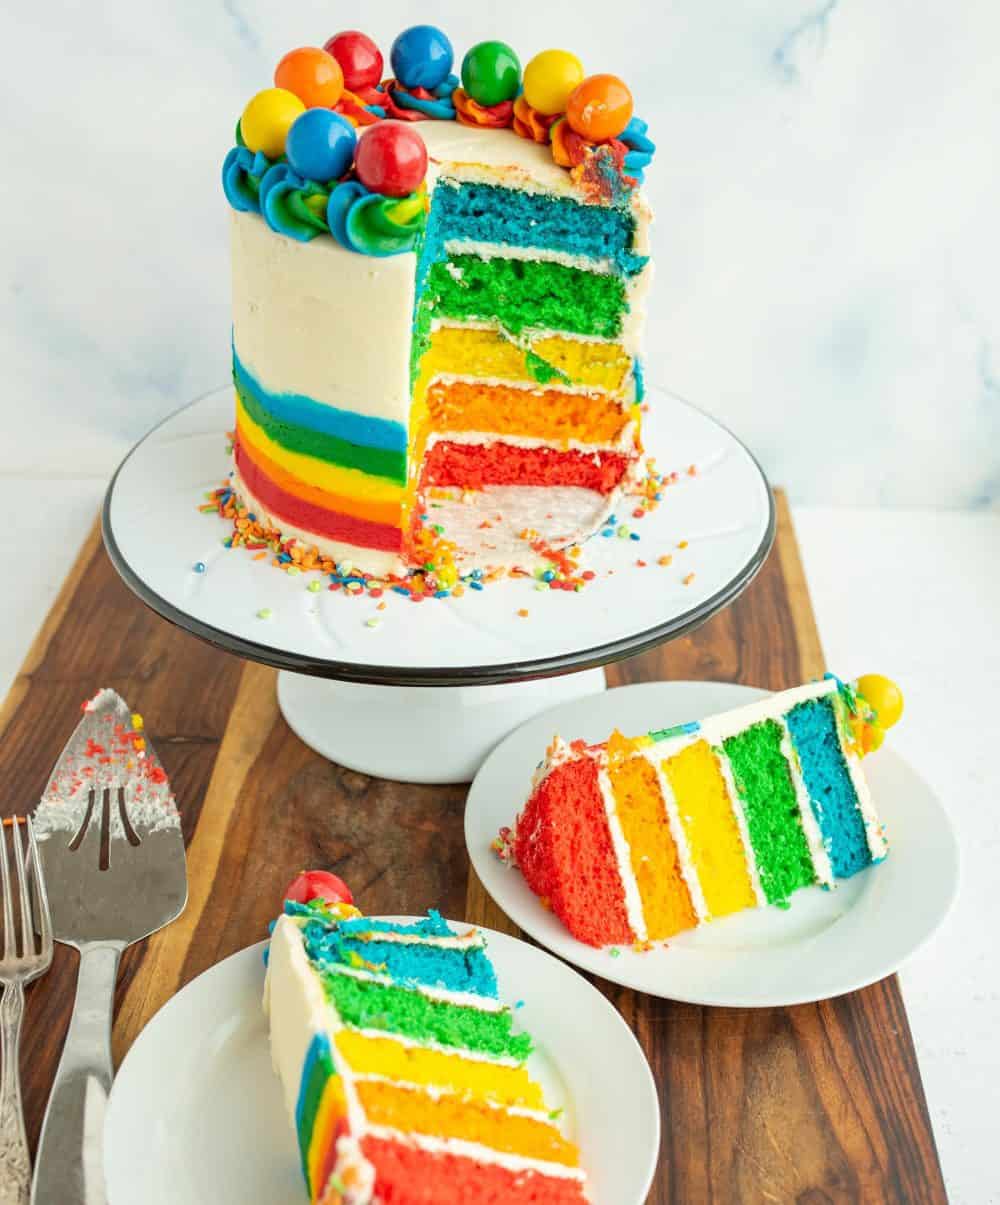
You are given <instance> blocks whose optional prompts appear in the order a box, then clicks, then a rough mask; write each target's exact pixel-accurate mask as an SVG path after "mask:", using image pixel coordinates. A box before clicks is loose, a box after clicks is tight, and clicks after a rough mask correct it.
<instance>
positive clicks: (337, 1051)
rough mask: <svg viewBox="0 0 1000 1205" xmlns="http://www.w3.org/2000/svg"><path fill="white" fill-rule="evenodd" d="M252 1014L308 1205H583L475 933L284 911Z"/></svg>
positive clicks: (579, 1182)
mask: <svg viewBox="0 0 1000 1205" xmlns="http://www.w3.org/2000/svg"><path fill="white" fill-rule="evenodd" d="M266 1008H267V1010H268V1012H269V1016H270V1026H271V1042H272V1052H273V1058H274V1064H275V1069H276V1070H277V1072H278V1074H279V1076H280V1078H281V1081H282V1084H283V1085H284V1089H285V1096H286V1103H287V1106H288V1110H289V1113H290V1115H291V1116H292V1117H293V1119H294V1123H295V1128H296V1134H297V1138H298V1143H299V1149H300V1152H301V1157H302V1167H303V1173H304V1176H305V1179H306V1184H307V1187H308V1190H309V1199H310V1201H311V1202H313V1205H368V1203H369V1202H372V1201H377V1200H391V1201H393V1202H396V1203H398V1205H407V1203H409V1202H413V1203H414V1205H416V1202H424V1201H428V1200H434V1201H435V1202H436V1203H437V1205H460V1203H462V1205H487V1203H493V1202H496V1201H499V1200H503V1201H510V1202H516V1201H525V1202H531V1203H532V1205H583V1202H585V1200H586V1198H585V1196H584V1192H583V1184H584V1176H583V1172H582V1171H581V1170H580V1168H579V1161H578V1154H577V1150H576V1147H575V1146H574V1145H573V1144H572V1143H571V1142H569V1141H568V1140H567V1139H566V1138H565V1137H564V1136H563V1134H562V1133H561V1131H560V1129H559V1127H558V1126H557V1125H556V1124H555V1123H554V1122H553V1120H552V1118H551V1117H550V1115H549V1113H548V1112H547V1110H546V1107H545V1101H544V1098H543V1094H542V1090H541V1088H540V1087H539V1085H538V1084H537V1083H535V1082H534V1081H533V1080H532V1078H531V1076H530V1074H529V1072H528V1070H527V1068H526V1066H525V1062H526V1059H527V1057H528V1054H529V1053H530V1050H531V1039H530V1037H529V1036H528V1035H527V1034H524V1033H515V1032H514V1030H513V1026H512V1016H511V1012H510V1010H509V1009H508V1008H507V1007H506V1006H505V1005H503V1004H502V1003H501V1001H500V1000H499V998H498V994H497V985H496V977H495V974H494V971H493V967H492V964H491V963H490V960H489V958H488V956H487V954H486V952H485V943H484V940H483V937H482V935H481V934H480V933H478V932H477V931H475V930H472V931H469V932H467V933H462V934H460V933H456V932H454V931H453V930H452V929H451V928H450V927H449V926H448V925H447V924H446V923H445V922H444V921H442V920H441V918H440V917H439V916H437V914H435V913H431V914H430V915H429V917H428V919H427V920H424V921H420V922H418V923H416V924H409V925H406V924H396V923H391V922H385V921H376V920H370V919H368V918H364V917H362V916H361V915H360V914H358V913H357V911H356V909H353V908H344V907H341V906H336V905H335V906H334V907H333V909H330V908H327V907H323V906H318V907H317V906H316V905H299V904H294V903H291V902H288V903H286V905H285V914H284V915H282V916H281V917H280V918H279V919H278V922H277V924H276V926H275V929H274V933H273V935H272V938H271V943H270V951H269V961H268V976H267V987H266Z"/></svg>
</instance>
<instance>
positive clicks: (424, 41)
mask: <svg viewBox="0 0 1000 1205" xmlns="http://www.w3.org/2000/svg"><path fill="white" fill-rule="evenodd" d="M389 62H390V63H391V64H392V74H393V75H394V76H395V77H396V79H397V80H399V82H400V83H401V84H402V85H403V87H404V88H427V89H428V91H432V90H433V89H434V88H436V87H437V86H438V85H439V84H443V83H444V81H445V80H446V79H447V78H448V76H449V75H450V74H451V68H452V65H453V64H454V62H455V52H454V50H452V48H451V42H449V41H448V38H447V37H446V36H445V34H444V33H442V31H441V30H440V29H438V28H437V27H436V26H434V25H413V26H411V27H410V28H409V29H404V30H403V32H402V33H401V34H400V35H399V37H398V38H397V39H396V40H395V42H393V44H392V49H391V50H390V51H389Z"/></svg>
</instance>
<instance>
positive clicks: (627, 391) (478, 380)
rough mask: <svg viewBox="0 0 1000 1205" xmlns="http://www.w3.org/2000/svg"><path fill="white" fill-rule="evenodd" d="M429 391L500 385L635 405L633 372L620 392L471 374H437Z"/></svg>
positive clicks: (534, 391) (592, 386)
mask: <svg viewBox="0 0 1000 1205" xmlns="http://www.w3.org/2000/svg"><path fill="white" fill-rule="evenodd" d="M427 385H428V388H430V387H431V386H433V385H483V386H485V387H486V388H487V389H490V388H498V387H500V386H502V387H503V388H505V389H520V390H521V391H522V392H523V393H534V394H538V395H541V394H543V393H569V394H577V395H579V396H581V397H592V396H593V395H595V394H596V395H598V396H599V397H601V398H603V399H606V400H608V401H612V402H615V403H616V404H617V405H618V406H619V407H620V409H622V410H628V408H629V407H630V406H632V405H634V404H635V378H634V377H633V375H632V373H631V372H629V373H626V374H625V378H624V380H623V381H622V385H621V388H620V389H605V388H603V386H601V385H575V384H572V383H567V382H566V381H560V380H559V379H558V378H553V379H552V380H551V381H546V382H545V383H544V384H543V383H542V382H541V381H528V380H525V378H524V377H488V376H476V375H475V374H474V373H471V372H436V373H434V375H433V376H431V377H429V378H428V381H427Z"/></svg>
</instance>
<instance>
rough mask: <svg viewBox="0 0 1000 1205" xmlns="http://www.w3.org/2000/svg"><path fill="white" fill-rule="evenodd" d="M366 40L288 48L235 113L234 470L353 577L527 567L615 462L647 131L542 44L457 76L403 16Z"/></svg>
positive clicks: (620, 96)
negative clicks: (396, 29)
mask: <svg viewBox="0 0 1000 1205" xmlns="http://www.w3.org/2000/svg"><path fill="white" fill-rule="evenodd" d="M345 39H346V40H347V41H346V42H345ZM498 48H499V49H498ZM361 51H364V55H362V57H363V58H364V62H363V64H362V66H360V67H359V65H358V56H359V53H360V52H361ZM365 56H367V57H365ZM391 60H392V69H393V75H392V76H391V77H389V78H386V79H382V78H381V74H382V56H381V54H380V53H379V51H378V49H377V48H376V47H375V46H374V44H373V43H371V42H370V40H369V39H367V38H365V37H364V36H363V35H361V34H354V33H352V34H343V35H337V36H336V37H334V38H332V39H331V40H330V42H328V43H327V49H326V50H320V49H319V48H302V49H300V50H296V51H293V52H291V53H290V54H289V55H287V56H286V57H285V59H283V60H282V62H281V64H279V67H278V70H277V71H276V73H275V82H276V84H277V85H278V86H277V87H275V88H270V89H266V90H265V91H264V92H262V93H259V94H258V95H257V96H256V97H254V98H253V100H251V102H250V103H249V104H248V106H247V109H246V110H245V112H244V114H243V116H242V118H241V120H240V123H239V126H238V130H237V138H238V145H237V146H236V147H234V148H233V149H232V150H231V151H230V153H229V156H228V157H227V159H226V164H225V168H224V171H223V183H224V187H225V192H226V196H227V198H228V200H229V201H230V204H231V205H232V207H233V217H232V260H233V379H234V382H235V386H236V438H235V444H234V461H235V463H234V474H233V484H234V488H235V490H236V492H237V495H238V496H239V498H240V499H241V501H242V503H243V504H244V505H245V507H246V509H247V510H248V511H249V512H250V513H251V514H253V515H254V517H255V518H256V519H257V520H258V521H259V522H261V523H264V524H266V525H268V526H269V527H271V528H272V529H274V530H277V531H280V532H281V535H282V536H283V537H284V538H292V539H295V540H297V541H298V542H299V543H300V544H301V545H303V546H308V547H310V548H316V549H317V550H318V551H319V552H320V553H321V554H322V555H323V556H326V557H329V558H331V559H334V560H337V561H344V562H348V563H350V564H351V565H352V566H354V567H355V568H357V569H360V570H363V571H365V572H368V573H374V574H379V575H391V574H403V573H405V572H406V571H407V570H408V569H409V568H414V567H422V566H424V565H425V564H427V563H428V562H429V561H437V562H438V563H439V564H442V563H445V562H446V563H447V564H448V565H450V566H452V567H455V566H457V567H459V568H460V569H462V570H471V569H472V568H476V567H478V568H484V569H485V568H492V567H500V566H505V565H507V566H509V565H511V564H518V563H527V564H530V563H532V561H533V560H535V559H537V556H538V554H539V551H540V550H541V549H546V550H548V549H560V548H564V547H566V546H568V545H571V544H573V543H575V542H577V541H579V540H581V539H583V538H585V537H587V536H589V535H590V534H592V533H593V532H594V531H595V530H597V528H598V527H599V526H600V524H601V523H602V522H603V521H604V519H605V518H606V517H607V516H608V515H609V514H610V513H611V512H612V511H613V509H614V507H615V503H616V501H617V499H618V498H619V497H620V496H621V494H622V492H623V491H624V490H625V489H626V488H628V487H629V486H630V485H631V484H633V483H634V482H635V481H636V480H637V476H638V471H639V464H640V453H641V444H640V437H639V404H638V403H639V402H640V401H641V398H642V376H641V367H640V349H641V339H642V330H643V324H644V307H645V297H646V294H647V291H648V288H649V284H650V279H651V265H650V259H649V236H648V230H649V223H650V211H649V207H648V205H647V203H646V200H645V198H644V195H643V192H642V189H641V187H640V183H639V182H640V179H641V176H642V172H643V168H644V167H645V166H646V165H647V164H648V162H649V160H650V158H651V155H652V151H653V145H652V143H651V142H649V140H648V138H647V137H646V135H645V125H644V123H642V122H641V121H639V120H638V119H636V118H635V117H633V116H632V98H631V95H630V94H629V92H628V89H627V88H626V87H625V85H624V84H623V83H622V81H620V80H617V79H616V77H613V76H603V75H598V76H591V77H586V78H585V77H584V74H583V69H582V67H581V66H580V64H579V62H578V60H576V58H575V57H574V56H573V55H571V54H569V53H568V52H565V51H549V52H545V53H544V54H543V55H540V56H536V59H535V60H532V61H531V62H529V63H528V64H527V66H526V68H525V70H524V71H523V72H522V70H521V66H520V63H519V62H518V60H517V56H516V55H515V54H514V52H513V51H512V50H511V49H510V48H509V47H505V46H504V45H503V44H502V43H498V42H489V43H482V44H480V45H479V46H476V47H473V48H472V49H471V50H470V51H469V53H468V54H467V55H466V56H465V60H464V62H463V65H462V78H461V81H460V80H459V79H458V77H457V76H455V75H453V74H451V71H452V65H453V54H452V49H451V46H450V43H449V42H448V40H447V38H446V37H445V35H444V34H443V33H442V32H441V31H439V30H435V29H433V28H432V27H429V26H417V27H414V28H413V29H410V30H407V31H405V32H404V33H403V34H401V35H400V37H399V38H397V39H396V42H395V43H394V44H393V48H392V54H391ZM324 72H325V73H326V75H324ZM328 77H330V78H332V79H333V84H332V85H331V84H329V81H328ZM338 77H339V82H338ZM324 81H326V82H324ZM338 89H339V90H338ZM532 100H533V101H534V102H535V103H534V104H532V103H529V102H530V101H532ZM538 106H543V107H544V109H543V108H540V107H538ZM445 576H447V575H445Z"/></svg>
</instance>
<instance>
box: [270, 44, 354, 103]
mask: <svg viewBox="0 0 1000 1205" xmlns="http://www.w3.org/2000/svg"><path fill="white" fill-rule="evenodd" d="M274 86H275V87H276V88H284V89H285V91H286V92H292V93H294V94H295V95H296V96H297V97H298V98H299V100H300V101H302V103H303V104H304V105H305V107H306V108H307V109H332V108H333V106H334V105H335V104H336V103H337V102H338V101H339V100H340V98H341V96H343V94H344V72H343V71H342V70H341V66H340V64H339V63H338V62H337V60H336V59H335V58H334V57H333V55H332V54H330V53H329V52H328V51H326V50H321V49H320V48H319V47H318V46H300V47H299V49H298V50H290V51H289V52H288V53H287V54H286V55H285V57H284V58H283V59H282V60H281V62H280V63H279V64H278V65H277V67H275V69H274Z"/></svg>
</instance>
